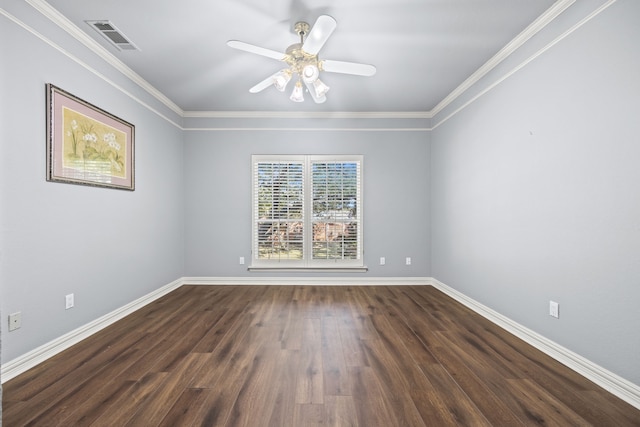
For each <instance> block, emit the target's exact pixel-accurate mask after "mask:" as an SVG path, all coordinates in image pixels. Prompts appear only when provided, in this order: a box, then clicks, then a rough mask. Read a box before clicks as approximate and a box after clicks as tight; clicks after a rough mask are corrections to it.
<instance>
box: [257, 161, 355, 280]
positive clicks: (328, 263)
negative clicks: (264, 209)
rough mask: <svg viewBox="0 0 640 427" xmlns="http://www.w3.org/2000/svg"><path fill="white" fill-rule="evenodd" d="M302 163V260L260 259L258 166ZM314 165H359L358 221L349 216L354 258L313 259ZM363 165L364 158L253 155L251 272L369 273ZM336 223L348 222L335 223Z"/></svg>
mask: <svg viewBox="0 0 640 427" xmlns="http://www.w3.org/2000/svg"><path fill="white" fill-rule="evenodd" d="M298 162H299V163H300V164H301V165H302V198H303V207H302V222H303V238H302V247H303V249H302V252H303V256H302V259H299V260H292V259H259V258H258V255H259V254H258V244H259V237H258V232H259V223H260V221H261V220H260V218H259V212H258V211H259V207H258V194H257V191H258V188H259V187H258V182H257V179H258V172H257V170H258V165H259V164H261V163H263V164H264V163H273V164H276V163H298ZM314 163H356V164H357V170H356V200H355V208H356V209H355V214H354V215H355V218H354V217H349V218H351V220H350V221H349V222H348V223H349V224H350V223H355V226H356V228H357V233H356V240H355V244H356V256H355V258H354V259H313V223H314V221H315V222H317V219H314V218H313V164H314ZM363 163H364V156H362V155H272V154H266V155H255V154H254V155H252V156H251V220H252V226H251V263H250V266H249V267H248V269H249V270H250V271H259V270H269V271H273V270H284V271H287V270H290V271H299V270H304V271H313V270H318V271H328V270H334V271H366V270H367V268H366V267H365V265H364V239H363V229H364V227H363V216H364V215H363V187H364V185H363V179H362V177H363V170H364V168H363ZM333 222H338V223H339V222H343V223H345V224H347V221H345V220H344V219H342V220H334V221H333ZM343 244H344V242H343Z"/></svg>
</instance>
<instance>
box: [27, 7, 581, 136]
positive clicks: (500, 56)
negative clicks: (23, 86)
mask: <svg viewBox="0 0 640 427" xmlns="http://www.w3.org/2000/svg"><path fill="white" fill-rule="evenodd" d="M575 1H576V0H558V1H556V2H555V3H554V4H553V6H551V7H550V8H549V9H547V10H546V11H545V12H544V13H543V14H542V15H540V16H539V17H538V18H537V19H536V20H535V21H534V22H532V23H531V24H530V25H529V26H528V27H527V28H526V29H525V30H524V31H522V32H521V33H520V34H519V35H518V36H516V37H515V38H514V39H513V40H512V41H511V42H509V43H508V44H507V45H506V46H505V47H503V48H502V49H501V50H500V51H499V52H498V53H497V54H496V55H494V56H493V57H492V58H491V59H490V60H489V61H487V62H486V63H485V64H484V65H482V66H481V67H480V68H479V69H478V70H476V71H475V72H474V73H473V74H472V75H471V76H469V77H468V78H467V79H466V80H465V81H464V82H463V83H462V84H460V85H459V86H458V87H457V88H456V89H454V90H453V91H452V92H451V93H450V94H449V95H447V96H446V97H445V98H444V99H443V100H442V101H440V102H439V103H438V104H437V105H436V106H435V107H434V108H433V109H431V110H429V111H404V112H402V111H400V112H396V111H386V112H348V111H337V112H310V111H309V112H301V111H282V112H273V111H184V110H182V109H181V108H180V107H179V106H178V105H177V104H175V103H174V102H173V101H172V100H171V99H169V98H168V97H167V96H165V95H164V94H163V93H162V92H160V91H159V90H157V89H156V88H155V87H154V86H152V85H151V84H150V83H149V82H147V81H146V80H145V79H144V78H142V77H141V76H140V75H139V74H137V73H136V72H135V71H133V70H132V69H131V68H129V67H128V66H127V65H125V64H124V63H123V62H122V61H120V60H119V59H118V58H117V57H116V56H114V55H113V54H112V53H110V52H109V51H108V50H107V49H105V48H104V47H103V46H102V45H100V44H99V43H98V42H96V41H95V40H94V39H93V38H91V37H90V36H89V35H87V34H86V33H85V32H84V31H82V30H81V29H80V28H79V27H78V26H76V25H75V24H74V23H73V22H71V21H70V20H69V19H67V18H66V17H65V16H64V15H62V14H61V13H60V12H58V11H57V10H56V9H55V8H53V7H52V6H51V5H49V4H48V3H47V2H46V1H45V0H25V2H26V3H28V4H29V5H31V6H32V7H33V8H34V9H36V10H38V11H39V12H40V13H42V14H43V15H44V16H46V17H47V18H48V19H50V20H51V21H52V22H53V23H55V24H56V25H58V26H59V27H60V28H62V29H63V30H64V31H66V32H67V33H69V34H70V35H71V36H72V37H74V38H75V39H76V40H78V41H79V42H80V43H82V44H83V45H85V46H86V47H87V48H88V49H90V50H91V51H92V52H94V53H95V54H96V55H98V56H99V57H100V58H102V59H103V60H104V61H106V62H107V63H108V64H109V65H111V66H112V67H113V68H114V69H116V70H117V71H119V72H120V73H122V74H123V75H124V76H125V77H127V78H129V79H130V80H131V81H132V82H133V83H135V84H136V85H138V86H139V87H141V88H142V89H143V90H145V91H146V92H147V93H149V94H150V95H151V96H153V97H154V98H155V99H157V100H158V101H160V102H161V103H162V104H163V105H165V106H166V107H167V108H169V109H170V110H172V111H173V112H175V113H176V114H178V115H179V116H180V117H182V118H213V119H234V118H239V119H255V118H266V119H369V120H378V119H431V118H433V117H435V116H436V115H437V114H438V113H439V112H441V111H442V110H443V109H444V108H446V107H447V106H448V105H449V104H451V103H452V102H453V101H454V100H456V99H457V98H458V97H460V96H461V95H463V94H464V93H465V92H466V91H467V90H468V89H469V88H471V87H472V86H473V85H475V84H476V83H477V82H478V81H479V80H480V79H482V78H483V77H484V76H485V75H486V74H487V73H489V72H490V71H491V70H492V69H494V68H495V67H496V66H497V65H498V64H500V63H501V62H502V61H503V60H505V59H506V58H507V57H508V56H510V55H511V54H512V53H513V52H515V51H516V50H517V49H519V48H520V47H521V46H522V45H523V44H525V43H526V42H527V41H528V40H529V39H531V38H532V37H533V36H534V35H536V34H537V33H538V32H540V31H541V30H542V29H543V28H545V27H546V26H547V25H548V24H549V23H551V22H552V21H553V20H554V19H555V18H557V17H558V16H559V15H560V14H561V13H562V12H564V11H565V10H566V9H568V8H569V7H570V6H571V5H573V4H574V3H575ZM229 129H234V130H236V128H229ZM242 129H245V128H242ZM256 129H257V128H256ZM432 129H433V127H431V128H421V130H432ZM186 130H192V129H189V128H187V129H186ZM193 130H205V129H204V128H202V129H193ZM206 130H218V129H217V128H211V129H209V128H207V129H206ZM260 130H262V128H260ZM408 130H413V129H408Z"/></svg>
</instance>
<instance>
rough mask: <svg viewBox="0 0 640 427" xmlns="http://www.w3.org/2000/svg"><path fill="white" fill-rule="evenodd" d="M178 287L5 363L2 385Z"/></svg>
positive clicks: (153, 294)
mask: <svg viewBox="0 0 640 427" xmlns="http://www.w3.org/2000/svg"><path fill="white" fill-rule="evenodd" d="M180 286H182V280H181V279H178V280H176V281H174V282H171V283H169V284H168V285H165V286H163V287H162V288H160V289H157V290H155V291H153V292H151V293H149V294H147V295H145V296H143V297H141V298H138V299H137V300H135V301H133V302H131V303H129V304H127V305H125V306H123V307H120V308H119V309H117V310H114V311H112V312H111V313H108V314H106V315H104V316H102V317H100V318H98V319H96V320H94V321H92V322H90V323H87V324H86V325H84V326H81V327H79V328H77V329H75V330H73V331H71V332H69V333H66V334H64V335H62V336H61V337H59V338H56V339H55V340H53V341H50V342H48V343H46V344H44V345H42V346H40V347H38V348H36V349H34V350H32V351H30V352H28V353H26V354H23V355H22V356H20V357H17V358H15V359H13V360H11V361H9V362H7V363H3V364H2V369H1V370H0V377H1V378H2V383H5V382H7V381H9V380H10V379H12V378H15V377H16V376H18V375H20V374H22V373H23V372H26V371H27V370H29V369H31V368H33V367H34V366H36V365H38V364H40V363H42V362H44V361H45V360H47V359H49V358H50V357H53V356H55V355H56V354H58V353H60V352H61V351H63V350H66V349H67V348H69V347H71V346H72V345H74V344H77V343H79V342H80V341H82V340H83V339H85V338H87V337H89V336H91V335H93V334H95V333H96V332H98V331H100V330H102V329H104V328H106V327H107V326H109V325H111V324H112V323H115V322H116V321H118V320H120V319H122V318H124V317H125V316H127V315H129V314H131V313H133V312H134V311H136V310H139V309H140V308H142V307H144V306H145V305H147V304H149V303H151V302H152V301H155V300H156V299H158V298H160V297H162V296H164V295H166V294H168V293H169V292H171V291H173V290H174V289H177V288H179V287H180Z"/></svg>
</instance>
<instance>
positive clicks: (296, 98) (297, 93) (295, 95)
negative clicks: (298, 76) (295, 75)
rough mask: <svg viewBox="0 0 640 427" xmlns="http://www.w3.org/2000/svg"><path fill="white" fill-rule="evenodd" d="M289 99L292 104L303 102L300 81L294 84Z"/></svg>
mask: <svg viewBox="0 0 640 427" xmlns="http://www.w3.org/2000/svg"><path fill="white" fill-rule="evenodd" d="M289 99H291V100H292V101H293V102H303V101H304V94H303V90H302V83H301V82H300V80H298V81H297V82H296V85H295V86H294V87H293V92H291V97H290V98H289Z"/></svg>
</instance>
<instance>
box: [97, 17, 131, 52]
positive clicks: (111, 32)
mask: <svg viewBox="0 0 640 427" xmlns="http://www.w3.org/2000/svg"><path fill="white" fill-rule="evenodd" d="M85 22H86V23H87V24H89V25H91V26H92V27H93V28H94V29H95V30H96V31H97V32H99V33H100V34H102V36H103V37H104V38H105V39H107V40H109V42H111V44H112V45H114V46H115V47H116V48H117V49H118V50H140V49H138V47H137V46H136V45H134V44H133V43H131V41H129V39H128V38H127V37H126V36H125V35H124V34H122V32H121V31H120V30H118V28H116V26H115V25H113V24H112V23H111V22H109V21H85Z"/></svg>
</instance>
